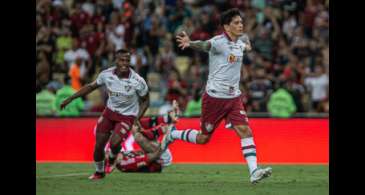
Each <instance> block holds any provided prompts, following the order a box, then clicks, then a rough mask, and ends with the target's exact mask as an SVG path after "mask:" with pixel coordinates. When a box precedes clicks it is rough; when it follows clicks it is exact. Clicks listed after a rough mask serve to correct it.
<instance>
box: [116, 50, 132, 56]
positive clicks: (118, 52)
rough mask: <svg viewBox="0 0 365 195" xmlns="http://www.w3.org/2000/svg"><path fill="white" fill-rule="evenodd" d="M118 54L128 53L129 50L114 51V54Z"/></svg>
mask: <svg viewBox="0 0 365 195" xmlns="http://www.w3.org/2000/svg"><path fill="white" fill-rule="evenodd" d="M118 54H130V52H129V51H128V50H126V49H118V50H117V51H116V52H115V55H118Z"/></svg>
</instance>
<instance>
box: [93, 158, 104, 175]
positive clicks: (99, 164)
mask: <svg viewBox="0 0 365 195" xmlns="http://www.w3.org/2000/svg"><path fill="white" fill-rule="evenodd" d="M95 168H96V172H99V173H104V161H99V162H95Z"/></svg>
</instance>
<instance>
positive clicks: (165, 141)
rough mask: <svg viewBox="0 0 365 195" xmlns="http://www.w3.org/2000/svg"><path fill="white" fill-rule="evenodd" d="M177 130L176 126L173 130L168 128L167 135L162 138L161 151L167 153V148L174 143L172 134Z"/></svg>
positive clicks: (172, 127)
mask: <svg viewBox="0 0 365 195" xmlns="http://www.w3.org/2000/svg"><path fill="white" fill-rule="evenodd" d="M175 130H176V127H175V126H171V128H167V131H166V133H165V135H164V136H163V138H162V142H161V149H162V151H165V150H166V149H167V147H168V146H169V145H170V144H171V143H172V142H173V141H174V138H172V136H171V133H172V132H173V131H175Z"/></svg>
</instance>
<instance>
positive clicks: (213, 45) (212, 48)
mask: <svg viewBox="0 0 365 195" xmlns="http://www.w3.org/2000/svg"><path fill="white" fill-rule="evenodd" d="M208 42H209V43H210V51H213V52H214V51H217V45H218V41H217V39H216V37H213V38H211V39H209V40H208Z"/></svg>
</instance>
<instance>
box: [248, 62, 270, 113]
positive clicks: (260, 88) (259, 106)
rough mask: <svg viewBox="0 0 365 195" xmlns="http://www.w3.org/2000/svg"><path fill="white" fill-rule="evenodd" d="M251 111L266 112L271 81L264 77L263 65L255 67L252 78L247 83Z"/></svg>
mask: <svg viewBox="0 0 365 195" xmlns="http://www.w3.org/2000/svg"><path fill="white" fill-rule="evenodd" d="M248 89H249V90H250V99H249V101H250V102H251V103H252V111H253V112H266V102H267V100H268V99H269V97H270V94H271V92H272V84H271V81H270V80H268V79H267V78H266V77H265V69H264V68H263V67H258V68H256V71H255V75H254V76H253V80H252V81H251V82H250V83H249V84H248Z"/></svg>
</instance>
